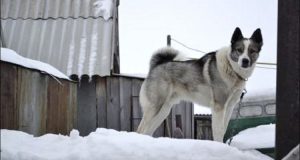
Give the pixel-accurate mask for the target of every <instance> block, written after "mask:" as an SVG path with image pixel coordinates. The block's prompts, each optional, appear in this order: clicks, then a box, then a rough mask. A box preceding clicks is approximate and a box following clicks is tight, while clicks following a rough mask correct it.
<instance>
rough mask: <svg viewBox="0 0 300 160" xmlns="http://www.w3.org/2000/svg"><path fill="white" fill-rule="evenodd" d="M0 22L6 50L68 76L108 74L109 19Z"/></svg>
mask: <svg viewBox="0 0 300 160" xmlns="http://www.w3.org/2000/svg"><path fill="white" fill-rule="evenodd" d="M1 22H2V27H3V30H4V35H3V36H2V39H4V41H5V43H6V44H7V48H10V49H13V50H15V51H16V52H17V53H19V54H21V55H22V56H24V57H27V58H31V59H35V60H40V61H43V62H46V63H49V64H51V65H53V66H54V67H56V68H58V69H59V70H60V71H62V72H63V73H65V74H66V75H68V76H70V75H72V74H76V75H78V76H82V75H90V76H92V75H100V76H107V75H110V71H111V51H112V32H113V30H112V25H113V20H109V21H104V19H102V18H98V19H93V18H89V19H83V18H79V19H47V20H32V19H27V20H22V19H17V20H13V19H5V20H1ZM93 35H94V37H93ZM92 51H94V52H92Z"/></svg>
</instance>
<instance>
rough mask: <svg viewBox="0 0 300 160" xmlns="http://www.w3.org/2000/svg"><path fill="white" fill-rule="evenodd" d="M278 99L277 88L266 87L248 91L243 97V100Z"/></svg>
mask: <svg viewBox="0 0 300 160" xmlns="http://www.w3.org/2000/svg"><path fill="white" fill-rule="evenodd" d="M275 99H276V88H275V86H273V87H272V88H264V89H260V90H255V91H252V92H247V93H246V94H245V97H244V99H243V102H253V101H262V100H275Z"/></svg>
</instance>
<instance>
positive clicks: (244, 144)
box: [230, 124, 275, 150]
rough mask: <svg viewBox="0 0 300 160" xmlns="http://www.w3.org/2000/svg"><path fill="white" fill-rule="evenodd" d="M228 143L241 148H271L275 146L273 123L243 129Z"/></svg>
mask: <svg viewBox="0 0 300 160" xmlns="http://www.w3.org/2000/svg"><path fill="white" fill-rule="evenodd" d="M230 145H231V146H234V147H237V148H239V149H242V150H244V149H258V148H273V147H275V124H268V125H260V126H257V127H254V128H248V129H245V130H243V131H241V132H240V133H238V134H237V135H235V136H234V137H233V139H232V141H231V144H230Z"/></svg>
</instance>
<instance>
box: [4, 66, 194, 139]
mask: <svg viewBox="0 0 300 160" xmlns="http://www.w3.org/2000/svg"><path fill="white" fill-rule="evenodd" d="M58 80H59V81H60V82H61V83H62V84H60V83H59V82H58V81H57V80H56V79H54V78H53V77H51V76H49V75H47V74H42V73H40V71H37V70H32V69H27V68H24V67H21V66H18V65H14V64H10V63H6V62H2V61H1V107H0V108H1V128H6V129H15V130H22V131H25V132H28V133H30V134H33V135H35V136H39V135H42V134H45V133H61V134H68V133H69V132H70V130H71V129H73V128H76V129H78V130H79V132H80V135H82V136H85V135H88V134H89V133H90V132H92V131H95V130H96V128H98V127H102V128H111V129H115V130H118V131H121V130H122V131H135V130H136V129H137V127H138V125H139V122H140V120H141V117H142V111H141V107H140V105H139V91H140V87H141V84H142V82H143V80H144V79H143V78H137V77H128V76H109V77H99V76H94V77H92V78H91V79H89V77H88V76H83V77H82V78H81V79H80V80H78V81H79V83H74V82H71V81H67V80H62V79H58ZM168 122H169V125H166V123H163V124H162V125H161V126H160V127H159V129H158V130H157V131H156V132H155V134H154V136H156V137H158V136H172V135H173V132H174V130H175V129H176V127H177V128H180V129H181V130H182V132H183V135H182V138H193V137H194V117H193V104H192V103H187V102H181V103H180V104H178V105H177V106H175V107H174V108H173V109H172V112H171V114H170V115H169V117H168ZM167 126H169V128H167ZM168 131H170V134H171V135H169V134H168V133H169V132H168Z"/></svg>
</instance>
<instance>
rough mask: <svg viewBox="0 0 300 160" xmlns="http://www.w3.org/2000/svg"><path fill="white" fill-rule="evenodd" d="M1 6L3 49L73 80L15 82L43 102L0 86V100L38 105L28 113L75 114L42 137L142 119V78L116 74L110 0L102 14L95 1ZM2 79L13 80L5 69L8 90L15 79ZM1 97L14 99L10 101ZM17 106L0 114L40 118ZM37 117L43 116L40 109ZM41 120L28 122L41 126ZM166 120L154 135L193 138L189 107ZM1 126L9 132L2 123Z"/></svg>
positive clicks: (114, 15) (114, 9)
mask: <svg viewBox="0 0 300 160" xmlns="http://www.w3.org/2000/svg"><path fill="white" fill-rule="evenodd" d="M1 2H3V3H1V47H5V48H10V49H12V50H14V51H16V52H17V53H19V54H20V55H22V56H24V57H27V58H30V59H34V60H39V61H42V62H45V63H48V64H51V65H52V66H54V67H56V68H57V69H58V70H60V71H61V72H63V73H64V74H66V75H67V76H69V77H71V78H72V80H74V82H65V81H63V85H60V84H58V85H57V84H56V83H55V80H53V78H52V79H51V77H48V78H41V80H40V79H38V78H32V79H34V80H32V81H30V80H29V79H28V80H25V79H23V78H22V79H19V81H20V82H18V83H22V84H24V85H23V86H22V87H27V89H28V90H32V89H33V88H37V89H36V90H37V91H36V92H37V94H39V96H42V97H40V98H39V99H36V98H33V97H34V96H32V95H31V94H28V95H27V90H25V91H23V90H14V91H7V90H8V89H7V90H3V89H2V88H1V97H2V96H4V97H6V98H11V96H12V95H13V96H15V95H18V96H17V98H18V97H23V96H24V97H25V96H26V95H27V97H26V98H27V99H26V101H28V103H33V104H36V105H35V106H34V107H36V106H40V104H41V106H43V104H44V103H47V105H49V106H55V107H50V108H49V111H51V114H53V115H55V116H59V115H58V114H62V112H65V110H66V109H70V108H72V114H73V113H75V115H74V116H72V117H73V119H72V125H68V126H70V127H69V128H68V129H67V130H65V129H59V128H55V127H54V128H51V130H46V131H45V132H47V133H48V132H50V131H51V133H62V134H67V133H68V132H69V131H70V129H72V128H76V129H78V130H79V132H80V134H81V135H83V136H84V135H88V134H89V133H90V132H92V131H94V130H95V129H96V128H97V127H105V128H111V129H115V130H123V131H135V130H136V128H137V126H138V124H139V121H140V119H141V117H142V113H141V108H140V106H139V90H140V86H141V84H142V82H143V79H144V78H141V77H135V76H125V75H120V73H119V71H120V67H119V64H120V59H119V34H118V32H119V31H118V6H119V1H118V0H111V2H112V3H111V6H109V8H101V6H102V5H99V3H101V1H99V0H89V1H85V0H84V1H83V0H75V1H47V0H37V1H24V0H15V1H10V0H2V1H1ZM99 7H100V8H99ZM98 11H100V12H98ZM107 15H108V16H107ZM1 63H4V62H1ZM10 67H12V68H14V67H16V66H10ZM11 72H14V71H11ZM26 72H28V75H35V76H36V77H39V76H37V73H35V72H32V71H31V70H30V71H26ZM2 74H3V75H4V74H5V75H7V76H11V74H12V73H10V70H6V71H4V72H3V73H2V72H1V80H2V79H3V81H5V84H4V83H3V85H4V86H3V88H5V86H7V85H14V81H11V80H12V79H18V78H19V77H18V76H17V77H8V78H7V76H2ZM12 75H13V74H12ZM22 76H23V75H22ZM43 76H44V75H43ZM43 76H41V77H43ZM46 77H47V76H46ZM46 79H47V80H46ZM44 81H45V82H44ZM52 81H53V82H52ZM31 82H35V83H31ZM6 83H7V84H6ZM10 83H12V84H10ZM48 83H49V84H48ZM1 85H2V83H1ZM45 86H48V88H46V89H47V90H46V89H43V88H42V87H45ZM40 88H41V89H40ZM67 91H68V92H67ZM6 92H12V93H10V94H11V95H9V94H7V93H6ZM44 92H45V93H47V94H45V93H44ZM56 92H57V93H56ZM67 93H68V94H70V95H68V94H67ZM19 94H22V95H19ZM45 95H46V96H45ZM70 97H72V98H74V99H75V102H74V103H73V99H72V103H71V101H70V100H68V98H70ZM30 98H32V99H30ZM7 100H8V99H7ZM7 100H5V101H7ZM35 101H37V102H36V103H35ZM40 101H41V102H40ZM48 103H49V104H48ZM69 103H70V104H69ZM18 107H20V105H19V106H18ZM18 107H14V109H12V108H10V107H9V106H8V105H6V104H5V103H1V108H3V109H4V108H6V109H7V108H9V109H8V110H7V113H8V112H11V111H12V110H14V112H16V113H17V112H18V113H19V112H21V114H25V113H26V114H27V112H28V110H30V109H31V110H33V111H34V112H38V109H37V108H33V109H32V108H28V109H27V108H26V109H22V110H20V109H18ZM21 107H23V106H21ZM16 109H18V111H17V110H16ZM42 111H44V110H43V109H41V112H42ZM73 111H74V112H73ZM14 112H12V113H14ZM55 116H54V117H52V118H53V121H55V123H58V124H59V125H67V123H69V122H68V121H66V120H67V119H69V118H67V117H68V116H63V117H57V118H55ZM42 118H43V117H42ZM61 118H62V119H61ZM1 119H2V115H1ZM40 119H41V118H37V119H34V120H35V121H36V123H41V124H44V123H45V122H41V120H40ZM168 120H169V121H168V123H166V124H163V125H162V126H161V127H160V128H159V129H158V130H157V131H156V133H155V136H172V135H173V131H174V130H175V129H176V128H180V130H182V132H183V135H182V137H184V138H193V134H194V132H193V129H194V127H193V125H194V123H193V120H194V119H193V104H192V103H186V102H182V103H180V104H179V105H178V106H177V107H175V108H174V109H173V110H172V114H171V115H170V116H169V119H168ZM166 126H169V127H166ZM1 128H10V127H8V126H5V125H2V123H1ZM13 128H14V127H13ZM14 129H18V127H17V128H16V127H15V128H14ZM54 130H55V131H54ZM25 131H26V130H25ZM45 132H44V131H43V132H37V131H36V132H34V134H35V135H40V134H43V133H45ZM29 133H33V132H29Z"/></svg>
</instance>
